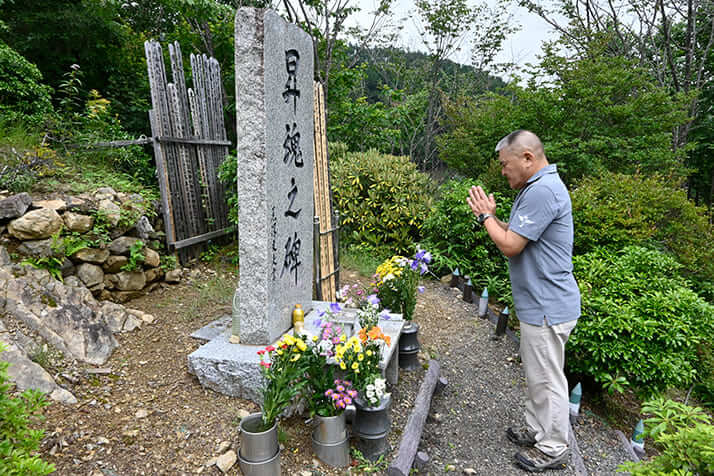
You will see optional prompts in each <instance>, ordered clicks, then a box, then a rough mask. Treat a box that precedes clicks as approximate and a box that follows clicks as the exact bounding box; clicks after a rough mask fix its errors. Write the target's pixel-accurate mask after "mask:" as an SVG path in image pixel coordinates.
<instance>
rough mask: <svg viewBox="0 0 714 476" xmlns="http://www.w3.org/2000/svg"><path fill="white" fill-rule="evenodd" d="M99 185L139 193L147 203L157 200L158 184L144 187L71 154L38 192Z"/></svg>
mask: <svg viewBox="0 0 714 476" xmlns="http://www.w3.org/2000/svg"><path fill="white" fill-rule="evenodd" d="M99 187H111V188H113V189H114V190H115V191H117V192H124V193H138V194H139V195H141V196H142V197H143V198H144V199H145V200H147V201H148V202H151V201H154V200H158V199H159V196H160V195H159V189H158V186H157V187H147V186H145V185H142V184H141V183H140V182H139V180H137V179H136V178H134V177H132V176H131V175H129V174H127V173H124V172H121V171H117V170H115V169H114V168H113V167H112V166H111V165H110V164H107V163H102V162H95V161H91V160H87V159H83V158H79V157H77V156H72V155H70V156H69V157H66V158H65V159H64V162H63V163H62V166H61V167H58V169H57V171H56V173H55V174H54V176H53V177H51V178H49V179H48V180H43V181H42V183H41V184H38V189H39V190H38V191H45V192H52V191H57V190H62V191H64V192H67V193H73V194H79V193H84V192H91V191H94V190H96V189H97V188H99Z"/></svg>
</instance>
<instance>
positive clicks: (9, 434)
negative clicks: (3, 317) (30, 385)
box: [0, 344, 55, 476]
mask: <svg viewBox="0 0 714 476" xmlns="http://www.w3.org/2000/svg"><path fill="white" fill-rule="evenodd" d="M4 350H5V347H4V346H3V345H2V344H0V352H2V351H4ZM9 365H10V364H9V363H8V362H5V361H3V360H0V474H10V475H12V474H18V475H23V476H41V475H45V474H50V473H51V472H53V471H54V470H55V468H54V466H53V465H51V464H48V463H46V462H44V461H42V460H41V459H40V458H39V457H37V456H34V455H33V453H34V452H36V451H37V449H38V447H39V445H40V441H42V436H43V431H42V430H32V429H30V427H31V425H32V424H33V423H34V420H37V419H39V418H40V416H39V414H38V412H39V410H40V409H41V408H42V407H44V406H46V405H47V402H46V401H45V399H44V397H43V395H42V393H40V392H38V391H37V390H26V391H24V392H23V393H21V394H20V395H16V396H12V395H11V394H10V391H11V389H12V385H11V384H10V383H9V382H8V375H7V368H8V367H9Z"/></svg>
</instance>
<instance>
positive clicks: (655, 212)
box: [572, 173, 714, 300]
mask: <svg viewBox="0 0 714 476" xmlns="http://www.w3.org/2000/svg"><path fill="white" fill-rule="evenodd" d="M572 201H573V221H574V223H575V242H574V252H575V254H583V253H587V252H589V251H591V250H593V249H595V248H596V247H608V248H610V249H614V250H616V249H622V248H624V247H625V246H628V245H635V244H637V245H640V244H642V245H644V244H649V245H651V246H654V247H656V248H658V249H663V250H666V251H669V252H671V253H672V254H673V255H674V256H675V257H676V259H677V261H679V262H680V263H681V264H682V265H683V266H684V268H683V272H684V273H685V275H686V276H688V277H692V278H695V279H694V280H693V281H692V287H693V288H694V289H696V290H697V291H700V292H702V295H704V296H706V297H708V299H710V300H712V299H713V298H714V295H712V294H711V290H712V282H713V281H714V248H712V246H711V243H712V242H714V233H712V228H711V225H710V224H709V222H708V217H707V215H706V211H705V210H704V209H703V208H700V207H696V206H695V205H694V204H693V203H692V202H691V201H689V200H687V195H686V192H685V191H684V190H682V189H681V188H679V187H676V186H673V185H670V184H669V183H668V182H667V181H666V180H665V178H663V177H661V176H658V175H653V176H651V177H643V176H641V175H623V174H614V173H605V174H602V175H601V176H598V177H587V178H585V179H584V180H582V181H580V182H579V183H578V186H577V188H576V189H575V190H574V191H573V193H572ZM707 289H708V290H709V291H707Z"/></svg>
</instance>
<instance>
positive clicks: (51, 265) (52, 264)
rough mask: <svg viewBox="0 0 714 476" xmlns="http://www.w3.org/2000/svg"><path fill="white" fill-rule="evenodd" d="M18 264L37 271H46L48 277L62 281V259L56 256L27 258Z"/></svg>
mask: <svg viewBox="0 0 714 476" xmlns="http://www.w3.org/2000/svg"><path fill="white" fill-rule="evenodd" d="M20 264H24V265H29V266H32V267H33V268H37V269H46V270H47V271H48V272H49V273H50V276H52V277H53V278H55V279H56V280H58V281H62V259H60V258H57V257H56V256H42V257H39V258H38V257H29V258H26V259H25V260H23V261H22V262H21V263H20Z"/></svg>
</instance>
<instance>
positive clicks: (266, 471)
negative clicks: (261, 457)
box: [238, 450, 281, 476]
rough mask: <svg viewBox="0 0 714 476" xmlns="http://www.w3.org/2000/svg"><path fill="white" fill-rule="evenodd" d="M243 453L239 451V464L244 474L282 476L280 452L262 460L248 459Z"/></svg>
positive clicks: (248, 475) (246, 475) (250, 475)
mask: <svg viewBox="0 0 714 476" xmlns="http://www.w3.org/2000/svg"><path fill="white" fill-rule="evenodd" d="M241 453H242V450H241V451H238V464H239V465H240V470H241V471H242V472H243V475H244V476H280V474H281V473H280V452H278V453H275V456H273V457H272V458H270V459H268V460H265V461H261V462H254V461H247V460H245V459H244V458H243V455H242V454H241Z"/></svg>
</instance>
